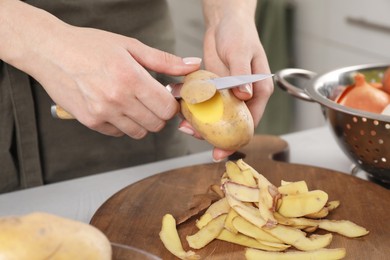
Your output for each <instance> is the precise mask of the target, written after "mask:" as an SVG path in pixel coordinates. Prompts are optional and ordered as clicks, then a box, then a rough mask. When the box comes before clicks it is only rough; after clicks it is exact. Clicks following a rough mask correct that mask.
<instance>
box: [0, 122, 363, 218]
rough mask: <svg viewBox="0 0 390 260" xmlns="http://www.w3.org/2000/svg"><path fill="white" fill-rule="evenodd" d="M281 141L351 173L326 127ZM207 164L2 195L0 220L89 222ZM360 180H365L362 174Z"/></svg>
mask: <svg viewBox="0 0 390 260" xmlns="http://www.w3.org/2000/svg"><path fill="white" fill-rule="evenodd" d="M281 138H282V139H284V140H285V141H287V142H288V145H289V148H290V160H289V161H290V162H291V163H298V164H306V165H311V166H318V167H325V168H329V169H332V170H336V171H340V172H343V173H345V174H350V173H351V169H352V162H351V161H350V160H349V159H348V158H347V157H346V155H344V153H343V152H342V151H341V149H340V148H339V147H338V145H337V144H336V141H335V140H334V138H333V136H332V133H331V131H330V129H328V127H327V126H323V127H319V128H313V129H309V130H305V131H300V132H295V133H290V134H286V135H282V136H281ZM204 163H212V158H211V151H206V152H200V153H196V154H191V155H187V156H183V157H178V158H173V159H169V160H164V161H158V162H154V163H148V164H144V165H140V166H135V167H130V168H125V169H121V170H116V171H111V172H106V173H101V174H96V175H93V176H89V177H83V178H78V179H73V180H69V181H64V182H59V183H55V184H49V185H45V186H41V187H36V188H30V189H25V190H21V191H15V192H10V193H4V194H1V195H0V216H5V215H14V214H26V213H29V212H33V211H44V212H48V213H53V214H56V215H59V216H63V217H67V218H71V219H75V220H79V221H83V222H89V221H90V219H91V217H92V216H93V215H94V213H95V212H96V210H97V209H98V208H99V207H100V205H101V204H102V203H103V202H105V201H106V200H107V199H108V198H109V197H110V196H112V195H113V194H115V193H116V192H118V191H119V190H120V189H122V188H124V187H126V186H128V185H130V184H132V183H135V182H137V181H139V180H141V179H144V178H146V177H149V176H152V175H154V174H157V173H161V172H164V171H168V170H172V169H175V168H179V167H185V166H190V165H195V164H204ZM357 176H358V177H359V178H363V179H365V178H366V176H365V174H364V173H362V172H359V173H358V174H357Z"/></svg>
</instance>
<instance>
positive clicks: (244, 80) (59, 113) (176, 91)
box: [51, 74, 274, 119]
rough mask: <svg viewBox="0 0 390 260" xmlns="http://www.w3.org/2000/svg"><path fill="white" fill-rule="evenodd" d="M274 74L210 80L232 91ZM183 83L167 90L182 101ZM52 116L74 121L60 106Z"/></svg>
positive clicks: (219, 87) (53, 108)
mask: <svg viewBox="0 0 390 260" xmlns="http://www.w3.org/2000/svg"><path fill="white" fill-rule="evenodd" d="M273 75H274V74H250V75H239V76H227V77H221V78H213V79H208V80H207V81H210V82H211V83H212V84H214V85H215V87H216V89H217V90H222V89H230V88H234V87H238V86H241V85H245V84H249V83H254V82H257V81H260V80H263V79H267V78H271V77H273ZM182 86H183V83H171V84H168V85H167V86H166V87H165V88H166V89H167V90H168V91H169V92H170V93H171V94H172V95H173V96H174V97H175V98H176V99H180V98H181V96H180V90H181V87H182ZM51 115H52V116H53V117H54V118H60V119H74V117H73V116H72V115H71V114H69V113H68V112H67V111H65V110H64V109H63V108H62V107H60V106H58V105H52V106H51Z"/></svg>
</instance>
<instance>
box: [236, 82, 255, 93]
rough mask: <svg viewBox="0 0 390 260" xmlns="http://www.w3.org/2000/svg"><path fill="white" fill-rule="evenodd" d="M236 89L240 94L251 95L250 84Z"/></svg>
mask: <svg viewBox="0 0 390 260" xmlns="http://www.w3.org/2000/svg"><path fill="white" fill-rule="evenodd" d="M238 89H239V90H240V92H242V93H248V94H249V95H252V86H251V85H250V84H245V85H242V86H239V87H238Z"/></svg>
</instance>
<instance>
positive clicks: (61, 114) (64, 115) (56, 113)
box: [50, 105, 75, 119]
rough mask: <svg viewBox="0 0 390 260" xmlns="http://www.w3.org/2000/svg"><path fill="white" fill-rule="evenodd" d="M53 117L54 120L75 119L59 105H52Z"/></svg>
mask: <svg viewBox="0 0 390 260" xmlns="http://www.w3.org/2000/svg"><path fill="white" fill-rule="evenodd" d="M50 111H51V115H52V117H54V118H59V119H75V118H74V116H72V115H71V114H70V113H69V112H67V111H66V110H65V109H63V108H62V107H60V106H59V105H52V106H51V108H50Z"/></svg>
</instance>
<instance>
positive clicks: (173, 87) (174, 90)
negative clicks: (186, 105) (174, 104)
mask: <svg viewBox="0 0 390 260" xmlns="http://www.w3.org/2000/svg"><path fill="white" fill-rule="evenodd" d="M182 85H183V84H182V83H170V84H168V85H166V86H165V89H166V90H168V91H169V93H171V94H172V95H173V96H174V97H175V98H176V99H177V100H178V99H180V89H181V86H182ZM50 110H51V116H52V117H54V118H59V119H76V118H75V117H74V116H73V115H72V114H70V113H69V112H67V111H66V110H65V109H63V108H62V107H60V106H59V105H55V104H54V105H52V106H51V108H50Z"/></svg>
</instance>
